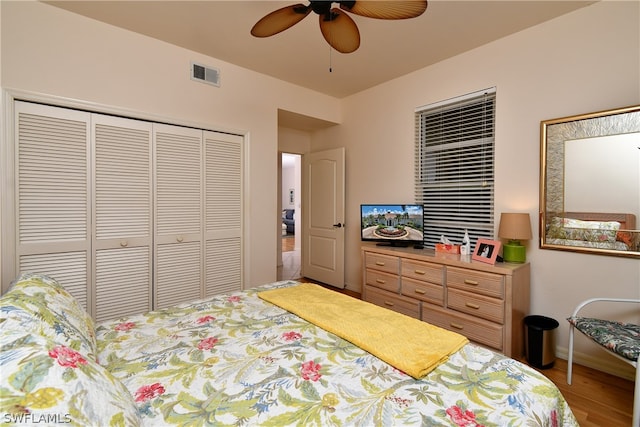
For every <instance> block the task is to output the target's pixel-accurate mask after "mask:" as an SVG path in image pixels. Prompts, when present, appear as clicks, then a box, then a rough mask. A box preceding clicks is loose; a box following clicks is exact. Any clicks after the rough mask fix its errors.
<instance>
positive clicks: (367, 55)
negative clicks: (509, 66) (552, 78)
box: [47, 0, 595, 98]
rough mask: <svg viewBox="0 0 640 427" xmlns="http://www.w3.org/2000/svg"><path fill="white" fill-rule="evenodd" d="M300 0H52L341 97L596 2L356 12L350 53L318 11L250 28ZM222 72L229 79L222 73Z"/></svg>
mask: <svg viewBox="0 0 640 427" xmlns="http://www.w3.org/2000/svg"><path fill="white" fill-rule="evenodd" d="M298 2H302V3H305V4H307V2H306V0H292V1H240V0H236V1H211V0H209V1H184V0H180V1H164V0H161V1H97V0H91V1H47V3H49V4H52V5H55V6H58V7H60V8H63V9H66V10H69V11H72V12H75V13H79V14H81V15H85V16H87V17H90V18H93V19H96V20H99V21H103V22H106V23H109V24H112V25H115V26H118V27H122V28H126V29H128V30H131V31H135V32H137V33H141V34H145V35H148V36H151V37H154V38H156V39H160V40H163V41H166V42H168V43H171V44H174V45H177V46H181V47H183V48H186V49H189V50H192V51H195V52H199V53H202V54H204V55H208V56H211V57H214V58H217V59H220V60H223V61H226V62H229V63H232V64H236V65H239V66H241V67H244V68H248V69H251V70H254V71H257V72H260V73H263V74H267V75H270V76H273V77H276V78H278V79H281V80H285V81H288V82H291V83H293V84H296V85H299V86H303V87H306V88H309V89H312V90H315V91H318V92H322V93H325V94H328V95H331V96H335V97H338V98H342V97H345V96H348V95H351V94H354V93H357V92H359V91H362V90H364V89H367V88H370V87H373V86H375V85H378V84H380V83H382V82H385V81H387V80H391V79H393V78H396V77H399V76H402V75H404V74H407V73H410V72H412V71H415V70H418V69H421V68H424V67H426V66H428V65H431V64H434V63H436V62H439V61H441V60H443V59H446V58H449V57H452V56H455V55H458V54H460V53H462V52H465V51H468V50H471V49H473V48H476V47H478V46H481V45H483V44H486V43H489V42H491V41H493V40H496V39H499V38H502V37H505V36H507V35H509V34H512V33H515V32H518V31H521V30H523V29H525V28H527V27H530V26H533V25H536V24H539V23H541V22H544V21H546V20H549V19H553V18H555V17H557V16H559V15H562V14H565V13H568V12H571V11H573V10H576V9H579V8H581V7H584V6H587V5H589V4H592V3H594V2H595V1H579V0H568V1H562V0H553V1H541V0H538V1H527V0H509V1H506V0H498V1H486V0H470V1H457V0H431V1H429V6H428V8H427V11H426V12H425V13H424V14H423V15H421V16H419V17H417V18H413V19H409V20H401V21H384V20H378V19H371V18H364V17H361V16H356V15H353V14H352V15H351V16H352V18H353V19H354V21H356V24H357V25H358V28H359V29H360V37H361V45H360V48H359V49H358V50H357V51H355V52H354V53H350V54H341V53H338V52H336V51H331V49H330V48H329V45H328V44H327V43H326V42H325V41H324V39H323V37H322V34H321V33H320V29H319V26H318V18H317V15H315V14H313V13H312V14H310V15H309V16H307V17H306V18H305V19H304V20H302V21H301V22H300V23H298V24H296V25H294V26H293V27H291V28H289V29H288V30H286V31H284V32H282V33H280V34H277V35H275V36H272V37H268V38H263V39H261V38H255V37H253V36H251V34H250V33H249V31H250V30H251V27H252V26H253V24H255V22H256V21H258V20H259V19H260V18H262V17H263V16H264V15H266V14H267V13H269V12H271V11H273V10H275V9H278V8H281V7H284V6H288V5H291V4H295V3H298ZM205 65H213V66H215V64H205ZM330 67H331V69H332V71H331V72H330V71H329V68H330ZM221 80H222V84H224V71H222V72H221Z"/></svg>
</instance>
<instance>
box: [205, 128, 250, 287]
mask: <svg viewBox="0 0 640 427" xmlns="http://www.w3.org/2000/svg"><path fill="white" fill-rule="evenodd" d="M242 143H243V138H242V137H241V136H238V135H228V134H223V133H217V132H204V151H205V156H204V158H205V296H212V295H216V294H220V293H229V292H233V291H238V290H240V289H241V288H242V245H241V242H242V222H243V219H242V158H243V157H242V148H243V147H242Z"/></svg>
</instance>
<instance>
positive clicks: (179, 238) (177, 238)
mask: <svg viewBox="0 0 640 427" xmlns="http://www.w3.org/2000/svg"><path fill="white" fill-rule="evenodd" d="M183 240H184V237H182V236H178V237H176V241H177V242H178V243H182V241H183Z"/></svg>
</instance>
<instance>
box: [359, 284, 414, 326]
mask: <svg viewBox="0 0 640 427" xmlns="http://www.w3.org/2000/svg"><path fill="white" fill-rule="evenodd" d="M364 300H365V301H367V302H370V303H373V304H375V305H379V306H380V307H384V308H388V309H390V310H393V311H397V312H398V313H402V314H406V315H407V316H410V317H413V318H416V319H420V302H418V301H416V300H413V299H410V298H406V297H403V296H401V295H398V294H394V293H391V292H387V291H383V290H381V289H378V288H374V287H372V286H365V289H364Z"/></svg>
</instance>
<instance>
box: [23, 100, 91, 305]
mask: <svg viewBox="0 0 640 427" xmlns="http://www.w3.org/2000/svg"><path fill="white" fill-rule="evenodd" d="M15 120H16V123H15V129H16V144H15V147H16V156H17V158H16V160H17V161H16V200H15V206H16V224H17V233H16V246H17V247H16V254H17V257H16V262H17V266H16V267H17V270H18V272H21V273H23V272H34V273H43V274H47V275H50V276H52V277H53V278H55V279H56V280H58V281H59V282H60V283H61V284H62V285H63V286H64V287H65V288H66V289H67V290H68V291H69V292H71V294H72V295H73V296H74V297H76V298H77V299H78V301H79V302H80V304H81V305H82V306H83V307H84V308H85V309H89V310H90V307H91V306H92V301H91V300H90V299H91V295H90V292H89V286H90V280H89V272H90V270H91V251H90V247H91V246H90V245H91V239H90V203H89V200H90V185H89V161H88V159H89V158H90V151H89V150H90V144H89V136H90V127H89V120H90V115H89V114H88V113H84V112H79V111H70V110H66V109H62V108H55V107H49V106H43V105H37V104H30V103H25V102H16V103H15Z"/></svg>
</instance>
